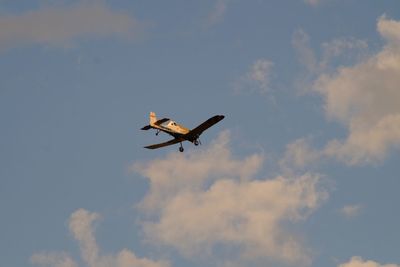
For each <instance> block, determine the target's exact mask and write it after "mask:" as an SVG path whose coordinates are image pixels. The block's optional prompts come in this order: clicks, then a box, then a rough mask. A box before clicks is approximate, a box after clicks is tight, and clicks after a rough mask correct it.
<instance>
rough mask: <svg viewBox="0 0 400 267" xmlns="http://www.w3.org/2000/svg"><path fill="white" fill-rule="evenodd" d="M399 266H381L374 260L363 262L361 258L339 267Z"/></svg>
mask: <svg viewBox="0 0 400 267" xmlns="http://www.w3.org/2000/svg"><path fill="white" fill-rule="evenodd" d="M399 266H400V265H397V264H380V263H378V262H375V261H372V260H363V259H362V258H361V257H358V256H355V257H352V258H351V259H350V260H349V261H348V262H346V263H343V264H340V265H339V267H399Z"/></svg>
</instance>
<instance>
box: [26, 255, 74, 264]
mask: <svg viewBox="0 0 400 267" xmlns="http://www.w3.org/2000/svg"><path fill="white" fill-rule="evenodd" d="M31 263H33V264H35V265H39V266H49V267H78V264H77V263H76V262H75V261H74V260H73V259H72V258H71V256H69V255H68V254H67V253H65V252H42V253H36V254H34V255H33V256H32V257H31Z"/></svg>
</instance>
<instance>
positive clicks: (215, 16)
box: [204, 0, 230, 28]
mask: <svg viewBox="0 0 400 267" xmlns="http://www.w3.org/2000/svg"><path fill="white" fill-rule="evenodd" d="M229 1H230V0H216V2H215V5H214V7H213V9H212V10H211V12H210V13H209V14H208V16H207V18H206V20H205V22H204V26H205V27H206V28H209V27H212V26H214V25H215V24H217V23H219V22H220V21H222V20H223V18H224V16H225V12H226V9H227V6H228V3H229Z"/></svg>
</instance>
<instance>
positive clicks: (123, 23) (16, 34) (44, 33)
mask: <svg viewBox="0 0 400 267" xmlns="http://www.w3.org/2000/svg"><path fill="white" fill-rule="evenodd" d="M138 29H139V24H138V22H137V21H136V20H135V19H134V18H132V17H131V16H130V15H128V14H127V13H125V12H122V11H114V10H111V9H110V8H109V7H107V6H106V5H105V4H104V1H83V0H82V1H78V2H77V3H76V4H73V5H70V6H44V7H41V8H40V9H37V10H32V11H27V12H25V13H22V14H12V15H0V43H1V46H0V48H3V49H6V48H10V47H13V46H16V45H26V44H41V45H43V44H44V45H52V46H65V45H68V44H70V42H71V41H72V40H74V39H76V38H85V37H89V38H90V37H109V36H117V37H127V38H131V37H133V35H134V34H136V33H137V31H138Z"/></svg>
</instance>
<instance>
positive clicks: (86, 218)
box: [31, 209, 169, 267]
mask: <svg viewBox="0 0 400 267" xmlns="http://www.w3.org/2000/svg"><path fill="white" fill-rule="evenodd" d="M99 218H100V215H99V214H97V213H94V212H89V211H87V210H85V209H79V210H77V211H75V212H74V213H72V215H71V217H70V220H69V229H70V231H71V233H72V234H73V236H74V238H75V239H76V240H77V241H78V243H79V248H80V252H81V256H82V259H83V261H84V263H85V265H86V266H88V267H110V266H115V267H168V266H169V263H168V262H165V261H153V260H150V259H146V258H138V257H137V256H136V255H135V254H134V253H133V252H131V251H129V250H128V249H123V250H121V251H120V252H119V253H117V255H111V254H110V255H102V254H100V249H99V246H98V244H97V242H96V238H95V236H94V230H95V229H94V225H93V224H94V223H95V222H96V221H97V220H98V219H99ZM31 262H32V263H34V264H37V265H40V266H54V267H77V266H78V265H77V264H76V263H75V261H73V259H72V258H71V257H70V256H68V255H67V254H66V253H53V252H42V253H36V254H34V255H33V256H32V257H31Z"/></svg>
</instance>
